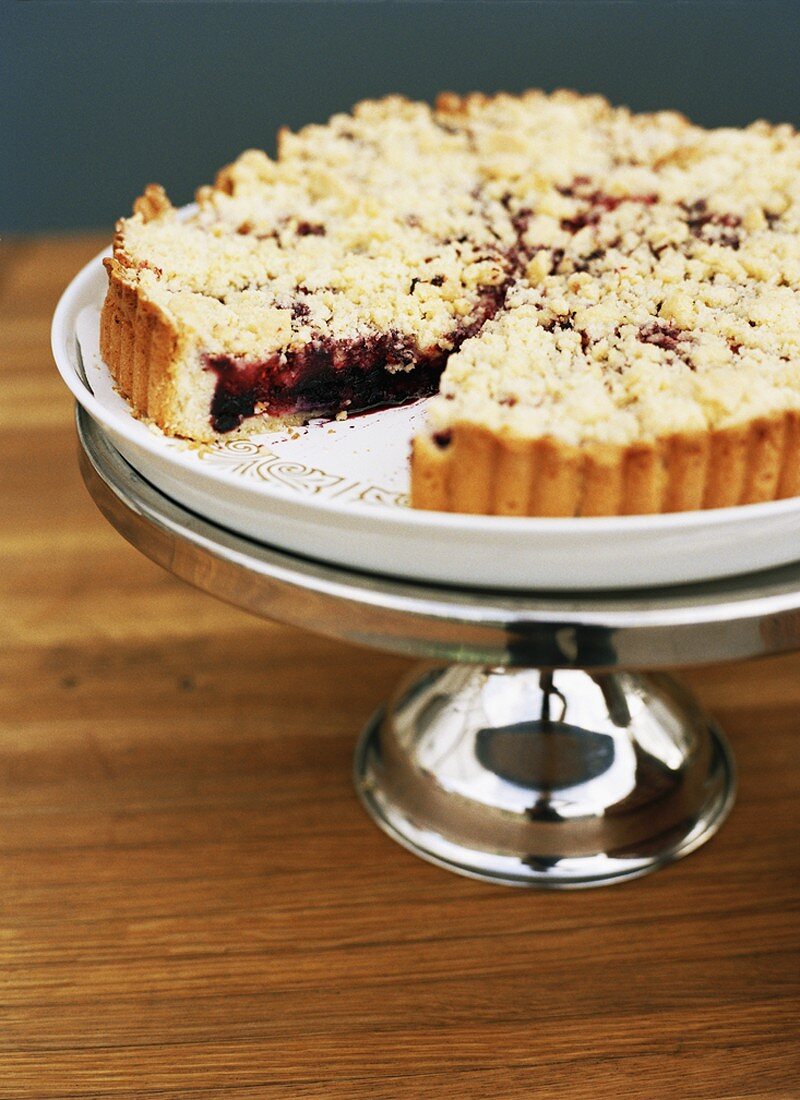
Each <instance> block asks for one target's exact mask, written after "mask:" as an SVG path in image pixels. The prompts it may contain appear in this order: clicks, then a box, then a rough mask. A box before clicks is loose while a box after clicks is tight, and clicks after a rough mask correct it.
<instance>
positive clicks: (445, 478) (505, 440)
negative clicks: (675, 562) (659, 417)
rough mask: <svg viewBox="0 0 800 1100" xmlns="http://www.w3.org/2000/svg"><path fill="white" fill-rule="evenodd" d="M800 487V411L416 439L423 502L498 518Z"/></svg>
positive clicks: (418, 504)
mask: <svg viewBox="0 0 800 1100" xmlns="http://www.w3.org/2000/svg"><path fill="white" fill-rule="evenodd" d="M798 494H800V412H797V411H796V410H788V411H786V412H784V413H782V414H778V415H775V416H772V417H762V418H759V419H756V420H753V421H751V422H749V423H747V424H744V425H739V426H736V427H731V428H725V429H720V430H717V431H713V432H704V433H688V432H687V433H677V434H674V435H671V436H669V437H667V438H664V439H659V440H657V441H655V442H653V443H649V444H648V443H634V444H631V445H629V446H614V445H609V444H586V445H584V446H581V447H571V446H568V445H566V444H564V443H561V442H559V441H558V440H555V439H552V438H543V439H534V440H531V439H519V438H513V437H511V436H508V435H503V434H500V433H496V432H492V431H490V430H487V429H485V428H483V427H480V426H476V425H472V424H456V425H454V426H453V427H452V428H450V429H449V430H448V431H447V432H442V433H438V434H437V435H434V436H419V437H418V438H416V439H415V440H414V441H413V451H412V461H411V502H412V505H413V506H414V507H415V508H422V509H429V510H433V511H442V512H466V513H477V514H481V513H482V514H487V515H499V516H614V515H647V514H653V513H659V512H683V511H696V510H698V509H702V508H726V507H731V506H734V505H739V504H755V503H759V502H764V501H769V500H778V499H782V498H785V497H791V496H796V495H798Z"/></svg>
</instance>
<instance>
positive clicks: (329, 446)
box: [52, 253, 800, 591]
mask: <svg viewBox="0 0 800 1100" xmlns="http://www.w3.org/2000/svg"><path fill="white" fill-rule="evenodd" d="M103 255H105V253H104V254H103ZM105 287H106V275H105V271H104V269H103V266H102V255H101V256H98V257H96V258H95V259H94V260H92V261H91V262H90V263H89V264H87V266H86V267H85V268H84V269H83V270H82V271H81V272H80V273H79V274H78V275H77V276H76V277H75V279H74V280H73V281H72V283H71V284H70V285H69V287H68V288H67V290H66V291H65V292H64V294H63V296H62V298H61V300H60V302H59V304H58V308H57V309H56V313H55V316H54V318H53V328H52V346H53V354H54V356H55V360H56V363H57V365H58V369H59V371H60V373H61V376H62V377H63V379H64V381H65V382H66V384H67V386H68V387H69V388H70V390H71V391H72V393H73V394H74V395H75V397H76V399H77V400H78V401H79V402H80V404H81V405H82V406H83V407H84V408H85V409H86V411H87V412H88V413H89V415H90V416H91V417H92V418H93V419H94V420H95V421H96V422H97V423H98V424H99V425H101V427H102V429H103V431H104V432H105V433H106V435H107V436H108V437H109V439H110V440H111V441H112V442H113V444H114V446H115V447H116V448H117V450H118V451H119V452H120V454H122V455H123V457H124V458H125V459H126V460H127V461H128V462H129V463H130V464H131V465H132V466H133V467H134V468H135V469H136V470H138V471H139V472H140V474H141V475H142V476H143V477H145V478H146V479H147V480H148V481H149V482H151V483H152V484H153V485H155V486H156V487H157V488H158V489H159V490H161V491H162V492H163V493H165V494H166V495H167V496H169V497H171V498H172V499H173V500H175V501H177V502H179V503H180V504H182V505H183V506H185V507H187V508H189V509H191V510H192V511H194V512H196V513H198V514H199V515H202V516H204V517H206V518H208V519H210V520H212V521H213V522H214V523H217V524H219V525H221V526H223V527H226V528H228V529H229V530H232V531H235V532H237V533H239V534H241V535H245V536H247V537H248V538H251V539H254V540H256V541H258V542H260V543H263V544H266V545H271V546H276V547H280V548H282V549H285V550H288V551H291V552H293V553H297V554H302V555H305V556H307V557H311V558H315V559H318V560H323V561H327V562H332V563H334V564H338V565H345V566H348V567H349V568H352V569H360V570H365V571H368V572H372V573H378V574H383V575H388V576H396V577H404V578H409V579H412V580H419V581H428V582H434V583H439V584H442V583H443V584H451V585H457V586H467V587H473V588H505V589H516V590H531V589H538V590H542V589H552V590H561V591H569V590H574V591H579V590H590V589H614V588H620V589H622V588H638V587H653V586H663V585H671V584H681V583H690V582H695V581H705V580H709V579H713V578H719V577H727V576H733V575H736V574H742V573H748V572H754V571H756V570H761V569H767V568H770V567H773V566H779V565H784V564H786V563H788V562H791V561H795V560H797V559H798V558H800V498H793V499H791V500H782V501H775V502H771V503H767V504H753V505H747V506H743V507H738V508H720V509H715V510H711V511H704V512H682V513H676V514H672V515H663V516H624V517H609V518H581V519H535V518H516V517H498V516H467V515H452V514H448V513H440V512H423V511H417V510H414V509H411V508H409V507H408V481H409V474H408V456H409V440H410V438H411V436H412V434H413V433H414V431H415V429H416V428H417V427H418V426H419V425H420V424H421V422H422V418H423V416H424V403H422V402H418V403H417V404H416V405H413V406H407V407H405V408H400V409H392V410H387V411H379V412H374V413H369V414H365V415H361V416H358V417H354V418H351V419H349V420H345V421H342V422H335V421H334V422H323V421H318V422H314V423H312V424H310V425H308V426H307V427H305V428H301V429H298V430H296V431H292V432H280V433H270V432H264V433H261V434H258V435H254V436H251V437H249V438H248V439H246V440H231V441H230V442H226V443H222V444H219V445H214V446H212V447H197V446H195V445H192V444H188V443H187V442H185V441H182V440H176V439H170V438H168V437H167V436H165V435H163V434H162V433H161V432H159V431H157V430H155V429H153V428H152V427H149V426H148V425H146V424H144V423H142V422H141V421H139V420H137V419H136V418H135V417H134V416H133V414H132V413H131V411H130V408H129V406H128V404H127V402H126V401H125V400H124V399H123V398H122V397H120V395H119V394H118V393H117V392H116V391H115V389H114V386H113V382H112V379H111V376H110V373H109V371H108V368H107V367H106V366H105V364H104V363H103V361H102V359H101V357H100V352H99V314H100V307H101V305H102V301H103V296H104V293H105Z"/></svg>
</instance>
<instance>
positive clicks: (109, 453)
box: [78, 411, 800, 888]
mask: <svg viewBox="0 0 800 1100" xmlns="http://www.w3.org/2000/svg"><path fill="white" fill-rule="evenodd" d="M78 436H79V440H80V443H81V451H80V455H81V468H82V472H83V476H84V479H85V481H86V484H87V486H88V488H89V491H90V493H91V494H92V496H93V497H94V499H95V501H96V503H97V504H98V506H99V508H100V510H101V511H102V512H103V513H104V515H105V516H106V517H107V518H108V519H109V520H110V522H111V523H112V524H113V525H114V526H115V527H116V528H117V529H118V530H119V531H120V532H121V533H122V534H123V535H124V536H125V537H126V538H127V539H128V540H129V541H130V542H131V543H133V544H134V545H135V546H136V547H138V548H139V549H140V550H141V551H142V552H143V553H145V554H146V555H147V556H148V557H150V558H152V559H153V560H154V561H156V562H158V563H159V564H160V565H162V566H164V567H165V568H166V569H169V570H170V571H171V572H173V573H175V574H177V575H178V576H179V577H182V578H183V579H184V580H186V581H189V582H190V583H192V584H194V585H196V586H197V587H199V588H202V589H204V590H205V591H207V592H210V593H212V594H214V595H215V596H218V597H220V598H222V599H224V600H227V601H229V602H230V603H233V604H236V605H237V606H239V607H242V608H244V609H246V610H248V611H250V612H253V613H255V614H256V615H260V616H262V617H266V618H271V619H276V620H279V621H282V622H287V623H292V624H294V625H297V626H303V627H306V628H307V629H310V630H314V631H317V632H318V633H321V634H324V635H327V636H330V637H334V638H340V639H343V640H346V641H349V642H355V643H359V644H362V645H367V646H371V647H374V648H378V649H384V650H389V651H392V652H395V653H402V654H409V655H417V656H423V657H426V658H429V659H430V658H435V659H436V660H437V662H439V663H437V664H433V665H431V664H427V665H424V666H422V668H420V669H417V670H416V671H414V672H413V673H412V674H411V675H410V676H408V677H407V678H406V679H405V680H403V682H402V683H401V684H400V686H399V687H398V689H397V691H396V693H395V695H394V697H393V698H392V699H391V700H390V701H389V702H388V703H387V705H386V706H385V707H384V708H382V709H381V711H380V712H379V713H378V714H377V715H376V716H375V717H374V718H373V719H372V721H371V722H370V723H369V724H368V726H367V728H366V730H365V731H364V733H363V734H362V737H361V740H360V743H359V745H358V748H357V751H356V758H355V781H356V788H357V790H358V792H359V795H360V797H361V799H362V802H363V803H364V805H365V807H366V809H367V811H368V812H369V813H370V815H371V816H372V817H373V819H374V820H375V821H376V822H377V823H378V825H380V827H381V828H382V829H384V830H385V831H386V832H387V833H389V834H390V835H391V836H393V837H394V838H395V839H396V840H398V841H399V842H400V843H401V844H403V845H405V847H407V848H409V849H411V850H412V851H414V852H416V853H417V854H418V855H420V856H422V857H423V858H425V859H427V860H430V861H431V862H433V863H437V864H439V865H441V866H444V867H447V868H450V869H451V870H454V871H458V872H460V873H462V874H466V875H471V876H474V877H476V878H481V879H486V880H489V881H491V882H497V883H506V884H510V885H523V886H540V887H555V888H574V887H585V886H595V885H601V884H603V883H610V882H615V881H619V880H622V879H626V878H632V877H635V876H638V875H642V874H646V873H647V872H649V871H653V870H655V869H656V868H658V867H660V866H662V865H663V864H666V863H669V862H671V861H672V860H675V859H678V858H679V857H681V856H684V855H686V854H688V853H689V852H691V851H693V850H694V849H695V848H697V847H698V846H699V845H700V844H702V843H704V842H705V841H706V840H708V838H709V837H710V836H712V835H713V833H714V832H715V831H716V830H717V829H718V828H719V826H720V824H721V823H722V822H723V821H724V819H725V817H726V816H727V814H728V813H729V812H730V809H731V806H732V803H733V799H734V793H735V774H734V766H733V762H732V758H731V753H730V749H729V747H728V744H727V742H726V740H725V738H724V737H723V735H722V733H721V732H720V731H719V729H718V728H717V727H716V726H715V725H714V723H713V722H712V721H710V720H709V719H708V718H707V717H706V716H705V715H704V714H703V713H702V711H701V710H700V709H699V707H698V706H697V704H696V702H695V701H694V699H693V698H692V696H691V695H690V694H689V693H688V691H687V690H686V689H685V688H683V687H681V686H680V685H679V684H678V683H677V682H676V681H675V680H673V679H672V678H671V677H670V676H667V675H665V674H664V673H663V672H658V671H656V672H653V671H652V670H658V669H663V668H670V667H672V668H675V667H681V666H690V665H697V664H704V663H708V662H710V661H721V660H735V659H739V660H741V659H745V658H750V657H757V656H763V655H765V654H768V653H777V652H780V651H785V650H790V649H794V648H798V647H800V564H797V565H792V566H786V567H783V568H781V569H775V570H770V571H768V572H764V573H760V574H757V575H754V576H749V577H739V578H732V579H727V580H724V581H717V582H713V583H706V584H702V585H693V586H688V587H685V588H673V589H664V590H661V591H658V592H647V593H642V592H624V593H619V592H617V593H586V594H579V593H555V594H554V593H533V594H517V593H514V592H484V591H468V590H465V589H451V588H446V587H442V586H433V585H424V584H421V583H418V582H414V583H411V582H405V581H402V580H397V579H391V578H387V577H377V576H370V575H366V574H363V573H357V572H351V571H348V570H347V569H342V568H340V567H335V566H330V565H325V564H322V563H319V562H315V561H311V560H307V559H304V558H301V557H299V556H296V555H293V554H289V553H286V552H283V551H280V550H276V549H271V548H269V547H266V546H262V545H260V544H258V543H255V542H253V541H251V540H249V539H246V538H243V537H241V536H238V535H235V534H232V533H231V532H229V531H227V530H224V529H223V528H221V527H218V526H216V525H215V524H212V523H209V522H208V521H206V520H204V519H202V518H201V517H199V516H197V515H196V514H194V513H192V512H189V511H188V510H186V509H185V508H183V507H181V506H180V505H178V504H176V503H174V502H173V501H172V500H170V499H169V498H167V497H166V496H164V495H163V494H162V493H161V492H159V491H158V490H157V489H155V488H154V487H153V486H152V485H150V484H149V483H148V482H146V481H145V480H144V479H143V478H141V477H140V476H139V475H138V474H137V473H136V471H135V470H134V469H133V468H132V467H131V466H130V465H128V463H127V462H125V460H124V459H123V458H122V457H121V456H120V455H119V454H118V453H117V451H116V450H115V449H114V448H113V446H112V445H111V444H110V442H109V441H108V440H107V438H106V437H105V436H104V434H103V433H102V431H101V430H100V429H99V428H98V427H97V425H96V424H94V422H93V421H92V420H91V419H90V418H89V417H88V415H87V414H85V413H84V412H82V411H81V412H79V414H78ZM443 662H450V663H443ZM643 668H644V669H649V670H651V671H650V672H648V673H647V674H644V673H640V672H633V671H629V670H631V669H643Z"/></svg>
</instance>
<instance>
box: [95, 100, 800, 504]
mask: <svg viewBox="0 0 800 1100" xmlns="http://www.w3.org/2000/svg"><path fill="white" fill-rule="evenodd" d="M106 267H107V269H108V277H109V287H108V294H107V297H106V301H105V305H104V307H103V311H102V318H101V350H102V353H103V357H104V359H105V361H106V363H107V364H108V366H109V368H110V370H111V372H112V374H113V376H114V378H115V381H116V384H117V386H118V388H119V390H120V391H121V392H122V393H123V394H124V395H125V396H126V397H127V398H128V400H129V401H130V403H131V406H132V408H133V410H134V412H135V413H136V414H137V415H138V416H141V417H143V418H145V419H147V420H149V421H150V422H152V423H154V424H156V425H158V426H159V427H160V428H161V429H162V430H163V431H165V432H167V433H169V434H172V435H178V436H182V437H185V438H188V439H192V440H197V441H200V442H207V441H213V440H216V439H220V438H227V437H230V436H231V435H236V434H247V433H252V432H255V431H261V430H264V429H265V428H274V427H279V426H280V427H284V426H287V425H292V424H300V423H304V422H305V421H307V420H309V419H311V418H313V417H319V416H322V417H333V416H337V415H339V416H341V415H342V414H346V413H355V412H359V411H364V410H368V409H375V408H380V407H387V406H393V405H398V404H403V403H406V402H409V401H413V400H416V399H418V398H420V397H430V398H431V400H430V402H429V403H428V406H427V409H426V417H427V420H426V426H425V428H424V430H423V431H422V432H421V433H420V434H419V435H418V436H417V437H416V438H415V439H414V440H412V441H410V442H411V449H412V457H411V487H412V504H413V505H414V506H415V507H419V508H431V509H438V510H443V511H460V512H479V513H488V514H500V515H538V516H547V515H550V516H571V515H615V514H626V513H649V512H667V511H678V510H689V509H698V508H714V507H721V506H726V505H735V504H743V503H750V502H755V501H765V500H772V499H776V498H779V497H786V496H793V495H797V494H800V136H798V135H797V134H796V132H795V131H794V130H793V128H792V127H790V126H788V125H781V126H771V125H768V124H767V123H765V122H756V123H753V124H752V125H751V126H749V127H747V128H746V129H741V130H735V129H719V130H704V129H701V128H700V127H698V126H694V125H693V124H691V123H690V122H689V121H688V120H686V119H685V118H684V117H683V116H681V115H678V114H675V113H673V112H661V113H657V114H650V115H637V114H633V113H631V112H630V111H629V110H627V109H626V108H614V107H612V106H610V105H609V103H608V102H607V101H606V100H605V99H602V98H601V97H599V96H579V95H577V94H575V93H572V92H565V91H560V92H555V93H553V94H551V95H546V94H544V93H542V92H538V91H531V92H527V93H525V94H523V95H521V96H510V95H497V96H493V97H487V96H483V95H470V96H467V97H465V98H460V97H457V96H455V95H452V94H446V95H443V96H441V97H440V98H439V100H438V101H437V104H436V107H435V108H431V107H430V106H428V105H427V104H423V103H414V102H409V101H407V100H405V99H401V98H399V97H391V98H388V99H384V100H380V101H376V102H365V103H361V104H359V105H358V106H357V107H356V108H355V109H354V111H353V113H352V114H350V115H345V114H340V115H335V116H334V117H333V118H332V119H330V121H329V122H328V123H327V124H325V125H321V126H319V125H314V126H307V127H305V128H304V129H303V130H301V131H300V132H299V133H290V132H288V131H282V132H281V134H280V137H279V151H278V158H277V160H274V161H273V160H271V159H269V158H268V157H267V156H266V154H264V153H261V152H257V151H253V150H251V151H249V152H246V153H244V154H243V155H242V156H241V157H240V158H239V159H238V160H237V161H236V162H235V163H234V164H232V165H230V166H229V167H227V168H225V169H223V170H222V171H221V172H220V173H219V175H218V177H217V180H216V182H215V184H214V186H212V187H204V188H201V189H200V191H199V192H198V194H197V209H196V211H195V212H193V213H191V214H190V215H189V216H188V217H187V216H183V215H179V214H178V212H177V211H176V210H175V209H174V208H173V207H172V205H171V204H170V202H169V200H168V199H167V197H166V195H165V193H164V191H163V190H162V189H161V188H160V187H157V186H155V185H152V186H150V187H148V188H147V190H146V191H145V193H144V195H143V196H142V197H141V198H140V199H138V200H137V202H136V204H135V207H134V213H133V216H132V217H130V218H126V219H123V220H122V221H120V222H119V224H118V226H117V234H116V237H115V242H114V254H113V257H112V258H111V259H109V260H107V261H106Z"/></svg>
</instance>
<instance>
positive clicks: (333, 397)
mask: <svg viewBox="0 0 800 1100" xmlns="http://www.w3.org/2000/svg"><path fill="white" fill-rule="evenodd" d="M507 289H508V286H507V284H503V285H501V286H497V287H486V288H484V292H483V293H482V295H481V297H480V300H479V302H478V305H477V307H476V309H475V311H474V312H473V314H472V317H471V318H470V319H469V321H468V322H467V323H466V324H464V325H462V326H461V327H460V328H459V329H458V330H457V331H456V332H455V333H454V334H453V336H452V337H451V339H450V342H449V343H450V346H449V347H445V348H442V347H435V348H427V349H420V348H419V347H418V346H417V344H416V342H415V341H414V340H413V339H411V338H409V337H407V336H403V335H402V334H400V333H398V332H392V331H390V332H386V333H373V334H371V335H368V336H362V337H360V338H358V339H355V340H333V339H330V338H329V337H319V338H318V339H315V340H312V341H311V343H309V344H306V345H305V346H304V347H302V348H300V349H299V350H297V351H288V352H275V353H274V354H273V355H270V356H269V357H268V358H266V359H256V360H251V359H244V358H239V357H235V356H230V355H206V356H205V362H204V367H205V369H206V370H210V371H213V372H214V373H215V374H216V376H217V384H216V387H215V389H214V396H213V397H212V399H211V426H212V428H213V429H214V431H216V432H220V433H225V432H230V431H233V430H234V429H235V428H238V427H239V425H240V424H241V423H242V421H243V420H245V419H246V418H247V417H249V416H253V415H255V413H256V412H259V413H264V414H265V415H267V416H291V415H293V414H295V413H299V414H301V415H303V416H304V417H309V418H310V417H314V416H323V417H332V416H335V415H336V414H337V413H338V412H340V411H341V410H344V411H346V412H348V413H359V412H367V411H368V410H370V409H380V408H387V407H394V406H396V405H406V404H408V403H409V402H411V401H417V400H418V399H419V398H421V397H430V396H431V395H432V394H434V393H436V390H437V388H438V384H439V378H440V377H441V374H442V371H443V370H444V368H445V364H446V362H447V359H448V357H449V355H450V354H451V353H452V351H453V350H455V349H456V348H458V347H459V346H460V345H461V344H462V343H463V342H464V341H465V340H466V339H468V338H469V337H470V336H474V335H475V333H476V332H478V330H479V329H480V328H481V326H482V325H483V324H484V323H485V321H487V320H488V319H489V318H490V317H493V316H494V315H495V313H497V311H498V309H499V308H500V306H501V305H502V303H503V301H504V299H505V295H506V291H507ZM301 305H302V304H301Z"/></svg>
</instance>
